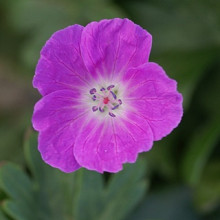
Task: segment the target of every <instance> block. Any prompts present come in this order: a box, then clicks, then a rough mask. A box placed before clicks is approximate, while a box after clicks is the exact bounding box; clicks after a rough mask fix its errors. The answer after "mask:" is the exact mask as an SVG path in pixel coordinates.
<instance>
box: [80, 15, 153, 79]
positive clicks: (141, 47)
mask: <svg viewBox="0 0 220 220" xmlns="http://www.w3.org/2000/svg"><path fill="white" fill-rule="evenodd" d="M151 43H152V37H151V35H150V34H149V33H148V32H147V31H146V30H144V29H142V28H141V27H140V26H138V25H136V24H134V23H133V22H132V21H130V20H128V19H120V18H115V19H111V20H102V21H100V22H92V23H90V24H88V25H87V26H86V27H85V28H84V29H83V33H82V38H81V50H82V56H83V59H84V63H85V65H86V66H87V68H88V70H89V71H90V72H91V73H92V74H93V77H95V78H97V76H98V75H99V74H101V75H102V76H105V77H107V78H111V77H112V75H114V74H120V73H122V72H124V71H125V70H127V69H129V68H131V67H136V66H139V65H141V64H143V63H146V62H147V61H148V59H149V54H150V50H151Z"/></svg>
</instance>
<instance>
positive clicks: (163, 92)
mask: <svg viewBox="0 0 220 220" xmlns="http://www.w3.org/2000/svg"><path fill="white" fill-rule="evenodd" d="M123 80H124V82H127V86H128V88H129V91H128V93H127V95H126V96H127V99H126V102H127V104H128V105H129V106H131V108H132V109H133V111H134V114H138V115H139V116H140V117H142V118H143V120H146V121H147V122H148V123H149V125H150V127H151V129H152V131H153V134H154V140H160V139H161V138H162V137H164V136H166V135H168V134H169V133H170V132H171V131H172V130H173V129H174V128H175V127H177V125H178V124H179V123H180V121H181V118H182V115H183V107H182V101H183V99H182V95H181V94H180V93H179V92H178V91H177V89H176V81H175V80H172V79H170V78H169V77H168V76H167V75H166V73H165V71H164V70H163V69H162V68H161V67H160V66H159V65H158V64H156V63H147V64H145V65H142V66H140V67H138V68H136V69H131V70H129V71H128V72H127V73H126V74H125V76H124V79H123Z"/></svg>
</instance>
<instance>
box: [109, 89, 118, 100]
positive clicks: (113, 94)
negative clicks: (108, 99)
mask: <svg viewBox="0 0 220 220" xmlns="http://www.w3.org/2000/svg"><path fill="white" fill-rule="evenodd" d="M110 92H111V94H112V96H113V98H114V99H117V96H116V95H115V93H114V92H112V91H110Z"/></svg>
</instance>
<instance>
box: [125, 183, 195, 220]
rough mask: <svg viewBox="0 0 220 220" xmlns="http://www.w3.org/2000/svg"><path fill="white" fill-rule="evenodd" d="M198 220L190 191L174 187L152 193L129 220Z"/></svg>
mask: <svg viewBox="0 0 220 220" xmlns="http://www.w3.org/2000/svg"><path fill="white" fill-rule="evenodd" d="M134 219H138V220H150V219H152V220H153V219H155V220H156V219H158V220H171V219H175V220H176V219H178V220H186V219H187V220H197V219H198V216H197V215H196V214H195V212H194V211H193V204H192V195H191V192H190V190H189V189H187V188H184V187H173V188H170V189H164V190H159V191H157V192H151V193H149V194H148V197H147V198H146V199H145V200H144V202H143V203H142V204H141V205H140V206H139V207H138V208H137V210H136V212H134V213H133V214H132V215H131V216H130V217H129V218H127V220H134Z"/></svg>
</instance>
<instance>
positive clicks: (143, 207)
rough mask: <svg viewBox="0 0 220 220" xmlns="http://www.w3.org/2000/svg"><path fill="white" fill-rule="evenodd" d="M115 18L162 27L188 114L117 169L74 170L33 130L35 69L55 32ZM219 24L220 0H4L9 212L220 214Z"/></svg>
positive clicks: (164, 50) (74, 218)
mask: <svg viewBox="0 0 220 220" xmlns="http://www.w3.org/2000/svg"><path fill="white" fill-rule="evenodd" d="M112 17H128V18H130V19H132V20H133V21H134V22H135V23H138V24H140V25H141V26H143V27H144V28H146V29H147V30H148V31H149V32H150V33H151V34H152V35H153V46H152V53H151V57H150V61H154V62H157V63H159V64H160V65H161V66H163V68H164V69H165V71H166V72H167V74H168V75H169V76H170V77H172V78H175V79H176V80H177V81H178V88H179V91H180V92H181V93H183V96H184V117H183V120H182V122H181V124H180V126H179V127H178V128H177V129H175V130H174V132H173V133H172V134H170V135H169V136H168V137H166V138H164V139H163V140H161V141H159V142H156V143H155V144H154V147H153V149H152V150H151V151H150V152H147V153H144V154H142V155H141V157H139V159H138V161H137V162H136V163H135V164H128V165H125V166H124V170H123V171H121V172H119V173H118V174H104V175H101V174H98V173H95V172H93V171H88V170H85V169H80V170H78V171H77V172H75V173H72V174H65V173H62V172H60V171H59V170H57V169H55V168H52V167H49V166H48V165H46V164H45V163H44V162H43V161H42V159H41V158H40V155H39V152H38V151H37V134H36V133H34V132H33V131H31V129H30V126H31V114H32V111H33V105H34V103H35V102H36V101H37V100H38V99H39V98H40V96H39V94H38V93H37V92H36V91H35V90H34V89H33V88H32V85H31V80H32V77H33V75H34V68H35V65H36V62H37V59H38V57H39V52H40V49H41V47H42V46H43V44H44V43H45V41H46V40H47V39H48V38H49V37H50V36H51V34H52V33H53V32H54V31H56V30H58V29H61V28H64V27H66V26H68V25H72V24H75V23H78V24H81V25H86V24H87V23H88V22H91V21H93V20H100V19H103V18H112ZM219 27H220V1H219V0H210V1H207V0H200V1H192V0H182V1H175V0H167V1H163V0H127V1H124V0H62V1H61V0H16V1H15V0H7V1H6V0H0V33H1V34H0V220H51V219H52V220H84V219H85V220H93V219H95V220H112V219H114V220H191V219H192V220H219V219H220V211H219V210H220V178H219V173H220V163H219V153H220V151H219V134H220V114H219V112H220V111H219V109H220V98H219V85H220V28H219ZM23 146H24V147H23Z"/></svg>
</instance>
